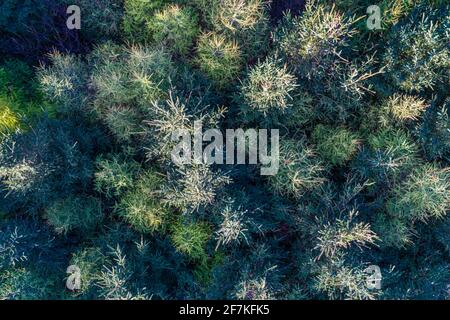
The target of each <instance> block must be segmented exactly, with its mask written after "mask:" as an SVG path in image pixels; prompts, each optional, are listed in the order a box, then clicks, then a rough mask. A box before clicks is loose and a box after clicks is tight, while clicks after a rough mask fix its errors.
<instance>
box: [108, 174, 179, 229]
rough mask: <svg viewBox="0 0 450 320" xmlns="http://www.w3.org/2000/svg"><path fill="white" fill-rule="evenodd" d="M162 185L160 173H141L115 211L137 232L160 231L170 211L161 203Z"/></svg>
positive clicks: (162, 179) (162, 178)
mask: <svg viewBox="0 0 450 320" xmlns="http://www.w3.org/2000/svg"><path fill="white" fill-rule="evenodd" d="M163 183H164V177H163V176H162V175H161V174H160V173H158V172H156V171H147V172H145V173H143V174H142V175H141V177H140V178H139V179H138V180H137V181H136V182H134V188H133V189H132V190H130V191H129V192H127V193H126V194H125V195H124V196H123V197H121V199H120V200H119V202H118V203H117V205H116V208H115V211H116V212H117V214H118V215H119V216H121V217H122V218H124V219H125V221H126V222H127V223H129V224H131V225H132V226H133V227H134V228H135V229H136V230H137V231H139V232H143V233H152V232H155V231H159V230H161V229H162V228H163V227H164V224H165V223H166V218H167V217H168V215H169V213H170V209H169V208H167V207H166V206H165V205H164V204H163V203H162V202H161V188H162V184H163Z"/></svg>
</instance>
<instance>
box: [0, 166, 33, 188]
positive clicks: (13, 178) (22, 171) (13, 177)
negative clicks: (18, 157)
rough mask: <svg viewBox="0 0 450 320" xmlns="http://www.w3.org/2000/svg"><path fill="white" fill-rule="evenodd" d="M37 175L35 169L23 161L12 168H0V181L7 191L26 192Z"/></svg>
mask: <svg viewBox="0 0 450 320" xmlns="http://www.w3.org/2000/svg"><path fill="white" fill-rule="evenodd" d="M37 175H38V171H37V170H36V168H35V167H33V165H32V164H31V163H28V162H27V161H25V160H24V161H23V162H22V163H18V164H15V165H14V166H12V167H3V166H2V167H0V179H1V180H2V183H3V184H4V187H5V188H6V189H7V190H8V191H18V192H26V191H27V190H28V189H29V188H30V187H31V186H32V185H33V184H34V181H35V179H36V178H37Z"/></svg>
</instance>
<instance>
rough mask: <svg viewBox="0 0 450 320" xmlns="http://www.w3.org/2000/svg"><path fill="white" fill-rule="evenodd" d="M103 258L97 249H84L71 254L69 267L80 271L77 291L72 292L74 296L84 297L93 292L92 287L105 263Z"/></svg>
mask: <svg viewBox="0 0 450 320" xmlns="http://www.w3.org/2000/svg"><path fill="white" fill-rule="evenodd" d="M105 260H106V258H105V256H104V255H103V253H102V252H101V250H100V249H99V248H95V247H93V248H84V249H82V250H80V251H78V252H76V253H74V254H73V256H72V258H71V259H70V265H73V266H77V267H78V268H79V269H80V285H81V288H80V289H79V290H76V291H74V296H80V295H86V294H88V293H90V292H91V293H92V292H93V291H95V289H94V287H95V284H96V281H97V279H98V277H99V275H100V271H101V268H102V266H103V264H104V263H105Z"/></svg>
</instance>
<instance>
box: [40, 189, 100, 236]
mask: <svg viewBox="0 0 450 320" xmlns="http://www.w3.org/2000/svg"><path fill="white" fill-rule="evenodd" d="M45 218H46V219H47V221H48V223H49V224H50V225H51V226H52V227H53V228H54V229H55V231H56V232H57V233H63V234H66V233H68V232H72V231H74V230H78V231H80V232H89V231H92V230H94V229H95V228H96V227H97V226H98V224H99V223H100V222H101V221H102V219H103V212H102V205H101V202H100V200H99V199H97V198H94V197H85V196H70V197H68V198H66V199H63V200H58V201H56V202H55V203H54V204H52V205H51V206H49V207H48V208H47V210H46V211H45Z"/></svg>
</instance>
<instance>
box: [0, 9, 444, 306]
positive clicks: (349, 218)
mask: <svg viewBox="0 0 450 320" xmlns="http://www.w3.org/2000/svg"><path fill="white" fill-rule="evenodd" d="M447 2H448V1H447ZM447 2H446V1H444V0H380V1H377V2H374V3H373V2H371V1H369V0H355V1H349V0H337V1H331V0H308V1H275V0H273V1H266V0H175V1H169V0H93V1H87V0H74V1H69V0H60V1H53V0H40V1H29V0H24V1H18V0H4V1H3V2H1V4H0V34H1V36H0V56H1V58H0V60H1V61H0V299H106V300H110V299H121V300H122V299H127V300H136V299H163V300H186V299H188V300H189V299H192V300H202V299H243V300H253V299H261V300H263V299H314V300H323V299H389V300H398V299H448V298H449V293H448V278H449V271H448V254H449V248H450V237H449V236H448V227H449V223H450V220H449V217H448V216H447V212H448V209H449V204H450V198H449V194H450V193H449V187H450V185H449V181H450V179H449V178H450V173H449V172H450V171H449V166H448V164H449V160H450V153H449V151H450V139H449V133H450V130H449V129H450V127H449V124H450V122H449V110H448V102H449V99H448V83H449V81H448V80H449V79H448V49H449V48H448V43H447V42H448V41H447V38H448V35H447V34H448V22H449V21H448V20H449V19H448V18H449V17H448V12H449V10H448V4H447ZM69 4H75V5H78V6H80V8H81V9H82V12H81V13H82V16H81V30H70V29H68V28H67V27H66V23H65V22H66V20H67V13H66V12H65V9H66V7H67V6H68V5H69ZM303 4H304V5H305V6H303ZM370 5H377V6H379V7H380V9H381V15H382V16H381V26H382V28H381V29H380V30H370V29H369V28H368V25H367V18H368V13H367V8H368V7H369V6H370ZM288 8H289V9H291V10H290V11H291V12H290V13H288V12H286V13H285V15H284V17H282V18H281V15H282V13H281V9H288ZM19 59H24V60H19ZM25 61H27V62H25ZM29 63H30V64H29ZM196 121H201V122H202V127H203V130H204V131H205V130H207V129H212V128H217V129H219V130H220V131H221V132H225V130H226V129H237V128H242V129H244V130H245V129H278V130H279V133H280V150H279V151H280V152H279V154H280V156H279V159H274V160H275V161H276V162H278V164H279V170H278V172H277V173H276V174H275V175H272V176H261V175H260V170H259V169H260V165H261V163H260V164H256V165H223V164H210V163H208V164H203V163H201V162H200V161H196V160H200V159H194V161H193V163H184V164H182V163H178V162H174V159H172V153H174V152H173V151H175V152H177V151H180V153H181V152H182V151H181V150H180V146H181V143H180V142H181V141H180V140H179V139H175V137H174V133H177V130H179V129H184V130H186V132H187V133H188V134H190V135H191V140H192V135H193V134H195V133H196V130H197V127H196V126H195V122H196ZM191 142H192V141H191ZM260 143H261V141H260ZM207 144H208V141H204V144H203V145H202V147H203V148H205V147H206V145H207ZM175 147H176V148H177V149H174V148H175ZM260 147H261V146H260ZM273 147H276V146H273ZM183 151H186V150H183ZM224 151H227V153H228V152H231V151H230V150H228V148H227V150H224ZM260 151H264V150H260ZM277 151H278V150H274V152H271V155H272V156H275V155H276V154H277V153H278V152H277ZM183 155H185V156H188V155H187V154H184V152H183ZM194 155H196V153H194ZM216 155H217V154H216ZM224 156H228V154H224ZM209 160H210V159H209ZM259 160H261V157H260V158H259ZM278 160H279V161H278ZM260 162H261V161H260ZM370 265H375V266H379V267H380V268H381V273H382V282H381V286H382V290H379V289H370V288H369V287H368V286H367V280H368V276H369V275H370V274H369V271H367V270H366V268H367V266H370ZM68 266H77V267H78V268H80V271H81V288H80V290H75V291H69V290H67V288H66V287H65V286H64V282H65V281H66V280H67V279H68V274H67V273H66V270H67V267H68Z"/></svg>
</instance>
